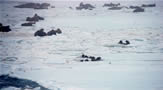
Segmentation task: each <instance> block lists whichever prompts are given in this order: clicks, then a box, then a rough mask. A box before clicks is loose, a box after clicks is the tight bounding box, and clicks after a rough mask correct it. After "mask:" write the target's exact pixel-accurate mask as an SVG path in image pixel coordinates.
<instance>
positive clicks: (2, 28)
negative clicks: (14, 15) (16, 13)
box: [0, 23, 11, 32]
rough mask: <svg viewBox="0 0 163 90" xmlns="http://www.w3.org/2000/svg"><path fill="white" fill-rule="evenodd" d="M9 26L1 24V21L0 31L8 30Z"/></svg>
mask: <svg viewBox="0 0 163 90" xmlns="http://www.w3.org/2000/svg"><path fill="white" fill-rule="evenodd" d="M10 31H11V29H10V26H3V24H2V23H0V32H10Z"/></svg>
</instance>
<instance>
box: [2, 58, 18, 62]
mask: <svg viewBox="0 0 163 90" xmlns="http://www.w3.org/2000/svg"><path fill="white" fill-rule="evenodd" d="M16 60H18V58H17V57H6V58H3V59H2V61H16Z"/></svg>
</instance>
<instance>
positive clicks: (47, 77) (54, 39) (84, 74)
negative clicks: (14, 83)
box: [0, 0, 163, 90]
mask: <svg viewBox="0 0 163 90" xmlns="http://www.w3.org/2000/svg"><path fill="white" fill-rule="evenodd" d="M119 2H120V3H121V5H126V6H129V5H141V4H143V3H156V5H157V6H156V7H154V8H146V9H145V12H144V13H132V10H130V9H122V10H119V11H110V10H107V8H103V7H102V5H103V4H104V3H105V2H102V1H101V2H100V1H98V2H88V3H91V4H93V5H96V8H95V9H94V10H91V11H89V10H82V11H77V10H75V9H74V8H75V7H76V6H78V4H79V3H80V2H75V1H73V2H72V1H71V2H70V1H69V2H65V1H53V2H50V3H51V4H52V5H55V6H56V8H50V9H48V10H33V9H19V8H13V6H15V5H19V4H22V3H24V2H14V1H10V2H7V1H5V0H2V1H0V22H2V23H3V24H4V25H10V26H11V28H12V31H11V32H9V33H0V75H2V74H10V75H12V76H17V77H20V78H26V79H31V80H34V81H37V82H39V83H40V84H42V85H43V86H45V87H48V88H50V89H52V90H58V89H59V90H163V78H162V76H163V19H162V17H163V4H162V3H163V2H162V1H157V2H152V1H150V2H149V1H148V2H143V1H141V2H134V1H130V2H127V1H119ZM69 6H71V7H73V9H72V10H71V9H69V8H68V7H69ZM35 13H37V14H38V15H40V16H43V17H44V18H45V20H44V21H40V22H38V23H36V24H35V25H34V26H32V27H22V26H21V24H22V23H23V22H25V19H26V17H29V16H33V15H34V14H35ZM40 28H44V29H45V31H46V32H47V31H49V30H51V29H56V28H61V30H62V31H63V33H62V34H60V35H57V36H47V37H42V38H40V37H34V36H33V33H34V32H35V31H37V30H38V29H40ZM121 39H127V40H129V41H130V42H131V44H130V45H128V46H121V45H118V44H117V43H118V41H119V40H121ZM82 53H85V54H88V55H94V56H101V57H102V58H103V59H104V61H101V62H84V63H81V62H77V61H75V60H76V59H77V58H78V57H79V56H80V55H81V54H82ZM110 62H111V64H110ZM15 89H16V88H13V87H11V88H8V89H7V90H15ZM5 90H6V89H5ZM36 90H37V89H36Z"/></svg>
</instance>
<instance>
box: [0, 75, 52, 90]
mask: <svg viewBox="0 0 163 90" xmlns="http://www.w3.org/2000/svg"><path fill="white" fill-rule="evenodd" d="M8 87H15V88H20V89H21V90H25V89H34V88H38V87H39V88H40V90H50V89H48V88H46V87H44V86H41V85H40V84H39V83H37V82H35V81H32V80H28V79H21V78H17V77H12V76H10V75H1V76H0V90H1V89H4V88H8Z"/></svg>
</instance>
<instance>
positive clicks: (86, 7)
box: [76, 2, 95, 10]
mask: <svg viewBox="0 0 163 90" xmlns="http://www.w3.org/2000/svg"><path fill="white" fill-rule="evenodd" d="M94 8H95V7H94V6H93V5H91V4H84V3H83V2H81V3H80V4H79V6H78V7H76V9H77V10H82V9H85V10H87V9H88V10H92V9H94Z"/></svg>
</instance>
